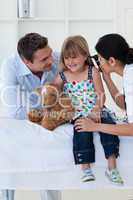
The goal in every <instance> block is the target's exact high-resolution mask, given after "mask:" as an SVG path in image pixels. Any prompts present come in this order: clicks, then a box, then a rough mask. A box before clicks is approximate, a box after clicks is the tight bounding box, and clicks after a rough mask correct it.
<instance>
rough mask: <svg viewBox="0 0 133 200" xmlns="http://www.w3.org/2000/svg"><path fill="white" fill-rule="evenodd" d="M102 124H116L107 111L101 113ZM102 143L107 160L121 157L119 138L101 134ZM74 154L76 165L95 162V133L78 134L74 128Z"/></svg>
mask: <svg viewBox="0 0 133 200" xmlns="http://www.w3.org/2000/svg"><path fill="white" fill-rule="evenodd" d="M101 123H105V124H115V121H114V119H113V118H112V116H111V114H110V113H109V112H107V111H106V110H105V109H104V110H102V111H101ZM99 134H100V141H101V144H102V146H103V149H104V154H105V158H106V159H108V158H109V157H110V156H111V155H115V157H116V158H117V157H118V156H119V138H118V136H115V135H109V134H106V133H102V132H99ZM73 154H74V159H75V164H87V163H94V162H95V147H94V143H93V132H80V133H79V132H77V131H76V130H75V128H74V136H73Z"/></svg>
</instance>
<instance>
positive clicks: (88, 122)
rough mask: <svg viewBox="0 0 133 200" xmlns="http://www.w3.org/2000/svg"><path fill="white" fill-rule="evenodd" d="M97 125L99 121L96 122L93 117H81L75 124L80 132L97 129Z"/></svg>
mask: <svg viewBox="0 0 133 200" xmlns="http://www.w3.org/2000/svg"><path fill="white" fill-rule="evenodd" d="M96 125H97V123H96V122H94V121H93V120H92V119H90V118H80V119H77V120H76V122H75V124H74V126H75V129H76V130H77V131H78V132H82V131H97V130H96Z"/></svg>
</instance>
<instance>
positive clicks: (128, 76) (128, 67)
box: [123, 64, 133, 82]
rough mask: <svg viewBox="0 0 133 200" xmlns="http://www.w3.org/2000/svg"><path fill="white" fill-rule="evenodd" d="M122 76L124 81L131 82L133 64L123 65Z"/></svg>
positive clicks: (132, 79)
mask: <svg viewBox="0 0 133 200" xmlns="http://www.w3.org/2000/svg"><path fill="white" fill-rule="evenodd" d="M123 78H124V80H125V81H128V82H129V81H132V82H133V64H130V65H125V68H124V72H123Z"/></svg>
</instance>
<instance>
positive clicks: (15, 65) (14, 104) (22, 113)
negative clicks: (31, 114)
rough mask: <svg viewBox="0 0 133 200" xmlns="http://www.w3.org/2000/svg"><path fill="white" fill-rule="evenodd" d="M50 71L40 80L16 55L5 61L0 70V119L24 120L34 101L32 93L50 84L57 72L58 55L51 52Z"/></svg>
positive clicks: (45, 72) (44, 73)
mask: <svg viewBox="0 0 133 200" xmlns="http://www.w3.org/2000/svg"><path fill="white" fill-rule="evenodd" d="M52 56H53V64H52V67H51V70H50V71H44V72H43V75H42V77H41V79H40V78H39V77H38V76H36V75H35V74H33V73H32V72H31V71H30V69H29V68H28V67H27V66H26V65H25V64H24V62H23V61H22V59H21V58H20V56H19V54H18V53H15V54H13V55H12V56H10V57H9V58H8V59H7V60H5V61H4V62H3V64H2V66H1V68H0V100H1V104H2V114H1V116H2V117H8V118H15V119H25V118H26V116H27V112H28V110H29V107H30V103H31V102H29V99H31V101H32V100H33V101H34V99H33V98H30V97H33V96H32V95H31V94H32V91H33V90H34V89H35V88H37V87H39V86H41V85H43V84H44V83H46V82H52V81H53V79H54V78H55V76H56V75H57V72H58V64H59V53H57V52H53V54H52Z"/></svg>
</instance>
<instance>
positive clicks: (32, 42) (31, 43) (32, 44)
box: [17, 33, 48, 62]
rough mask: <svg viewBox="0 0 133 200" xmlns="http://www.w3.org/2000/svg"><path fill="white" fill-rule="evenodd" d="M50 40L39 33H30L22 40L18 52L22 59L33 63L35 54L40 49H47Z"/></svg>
mask: <svg viewBox="0 0 133 200" xmlns="http://www.w3.org/2000/svg"><path fill="white" fill-rule="evenodd" d="M47 45H48V39H47V38H46V37H44V36H42V35H40V34H38V33H28V34H26V35H25V36H24V37H22V38H20V40H19V41H18V45H17V51H18V53H19V55H20V57H21V58H25V59H27V60H30V61H31V62H32V61H33V57H34V53H35V52H36V51H37V50H38V49H42V48H45V47H47Z"/></svg>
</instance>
